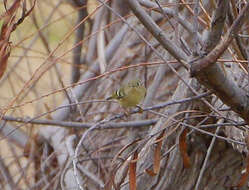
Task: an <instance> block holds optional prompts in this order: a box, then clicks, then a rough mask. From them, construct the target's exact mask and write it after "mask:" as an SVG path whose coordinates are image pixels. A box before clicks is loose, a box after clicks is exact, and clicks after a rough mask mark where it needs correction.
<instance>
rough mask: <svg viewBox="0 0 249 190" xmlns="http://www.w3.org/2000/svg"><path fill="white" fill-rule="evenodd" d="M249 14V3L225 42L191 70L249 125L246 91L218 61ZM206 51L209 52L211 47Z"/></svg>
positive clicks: (229, 31)
mask: <svg viewBox="0 0 249 190" xmlns="http://www.w3.org/2000/svg"><path fill="white" fill-rule="evenodd" d="M223 2H225V1H223ZM248 13H249V2H248V3H247V4H246V5H245V7H244V8H243V10H242V11H241V13H240V15H239V16H238V17H237V19H236V20H235V22H234V23H233V25H232V26H231V28H230V29H229V30H228V32H227V33H226V35H225V37H224V40H223V41H221V42H220V43H219V44H218V45H217V46H216V47H215V48H214V49H213V50H212V51H211V52H210V53H209V54H208V55H207V56H205V57H204V58H202V59H199V60H197V61H196V62H194V63H193V64H192V65H191V68H190V71H191V76H192V77H193V76H195V77H196V78H197V80H198V81H199V82H200V83H201V84H203V85H204V86H206V87H207V88H209V89H212V90H214V93H215V94H216V95H217V96H218V97H219V98H220V99H221V100H222V101H223V102H224V103H225V104H226V105H228V106H230V107H231V109H232V110H233V111H235V112H236V113H238V114H239V115H240V116H241V117H242V118H243V119H244V120H245V121H246V122H247V123H249V98H248V96H247V94H246V92H245V91H243V90H242V89H241V88H239V87H238V86H237V85H236V84H235V83H234V82H233V81H232V80H230V79H229V78H228V76H227V75H226V73H224V72H223V70H222V69H221V68H220V67H219V65H218V64H217V63H216V61H217V59H218V58H219V57H220V56H221V55H222V54H223V53H224V51H225V50H226V49H227V47H228V46H229V44H230V43H231V41H232V40H233V35H234V34H236V33H237V32H238V31H239V29H240V27H241V26H242V24H243V21H245V19H246V18H247V15H248ZM211 46H213V45H211ZM206 49H207V50H208V49H209V47H207V48H206Z"/></svg>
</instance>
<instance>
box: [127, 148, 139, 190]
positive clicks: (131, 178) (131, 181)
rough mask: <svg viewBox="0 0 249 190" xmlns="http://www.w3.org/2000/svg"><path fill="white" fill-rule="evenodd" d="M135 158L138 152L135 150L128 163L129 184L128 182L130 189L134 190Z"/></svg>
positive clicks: (135, 186)
mask: <svg viewBox="0 0 249 190" xmlns="http://www.w3.org/2000/svg"><path fill="white" fill-rule="evenodd" d="M137 158H138V153H137V151H136V152H135V153H134V155H133V159H132V160H131V162H130V164H129V184H130V190H136V189H137V184H136V168H137Z"/></svg>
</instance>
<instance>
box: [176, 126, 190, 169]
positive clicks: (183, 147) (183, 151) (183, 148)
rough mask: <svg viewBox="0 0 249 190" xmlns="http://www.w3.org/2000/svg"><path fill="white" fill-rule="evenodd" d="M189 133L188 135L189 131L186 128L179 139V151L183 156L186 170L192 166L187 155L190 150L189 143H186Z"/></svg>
mask: <svg viewBox="0 0 249 190" xmlns="http://www.w3.org/2000/svg"><path fill="white" fill-rule="evenodd" d="M187 133H188V129H187V128H185V129H184V130H183V132H182V133H181V135H180V137H179V149H180V153H181V155H182V159H183V166H184V168H189V167H190V166H191V164H190V158H189V155H188V153H187V150H188V147H187V141H186V137H187Z"/></svg>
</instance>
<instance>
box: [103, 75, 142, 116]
mask: <svg viewBox="0 0 249 190" xmlns="http://www.w3.org/2000/svg"><path fill="white" fill-rule="evenodd" d="M145 95H146V88H145V87H144V86H143V85H142V83H141V81H140V80H132V81H130V82H129V83H128V84H126V85H124V86H123V87H121V88H120V89H118V90H116V91H115V92H114V93H113V94H112V95H111V96H110V97H108V98H107V100H111V99H116V100H118V101H119V103H120V105H121V106H122V107H123V108H131V107H135V106H137V107H139V106H138V104H139V103H140V102H141V101H142V99H143V98H144V97H145ZM139 109H140V111H142V108H140V107H139Z"/></svg>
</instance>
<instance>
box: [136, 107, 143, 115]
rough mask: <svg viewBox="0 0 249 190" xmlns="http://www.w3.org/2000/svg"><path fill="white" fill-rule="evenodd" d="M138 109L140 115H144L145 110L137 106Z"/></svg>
mask: <svg viewBox="0 0 249 190" xmlns="http://www.w3.org/2000/svg"><path fill="white" fill-rule="evenodd" d="M136 107H137V108H138V113H143V111H144V110H143V108H141V107H140V106H139V105H136Z"/></svg>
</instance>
